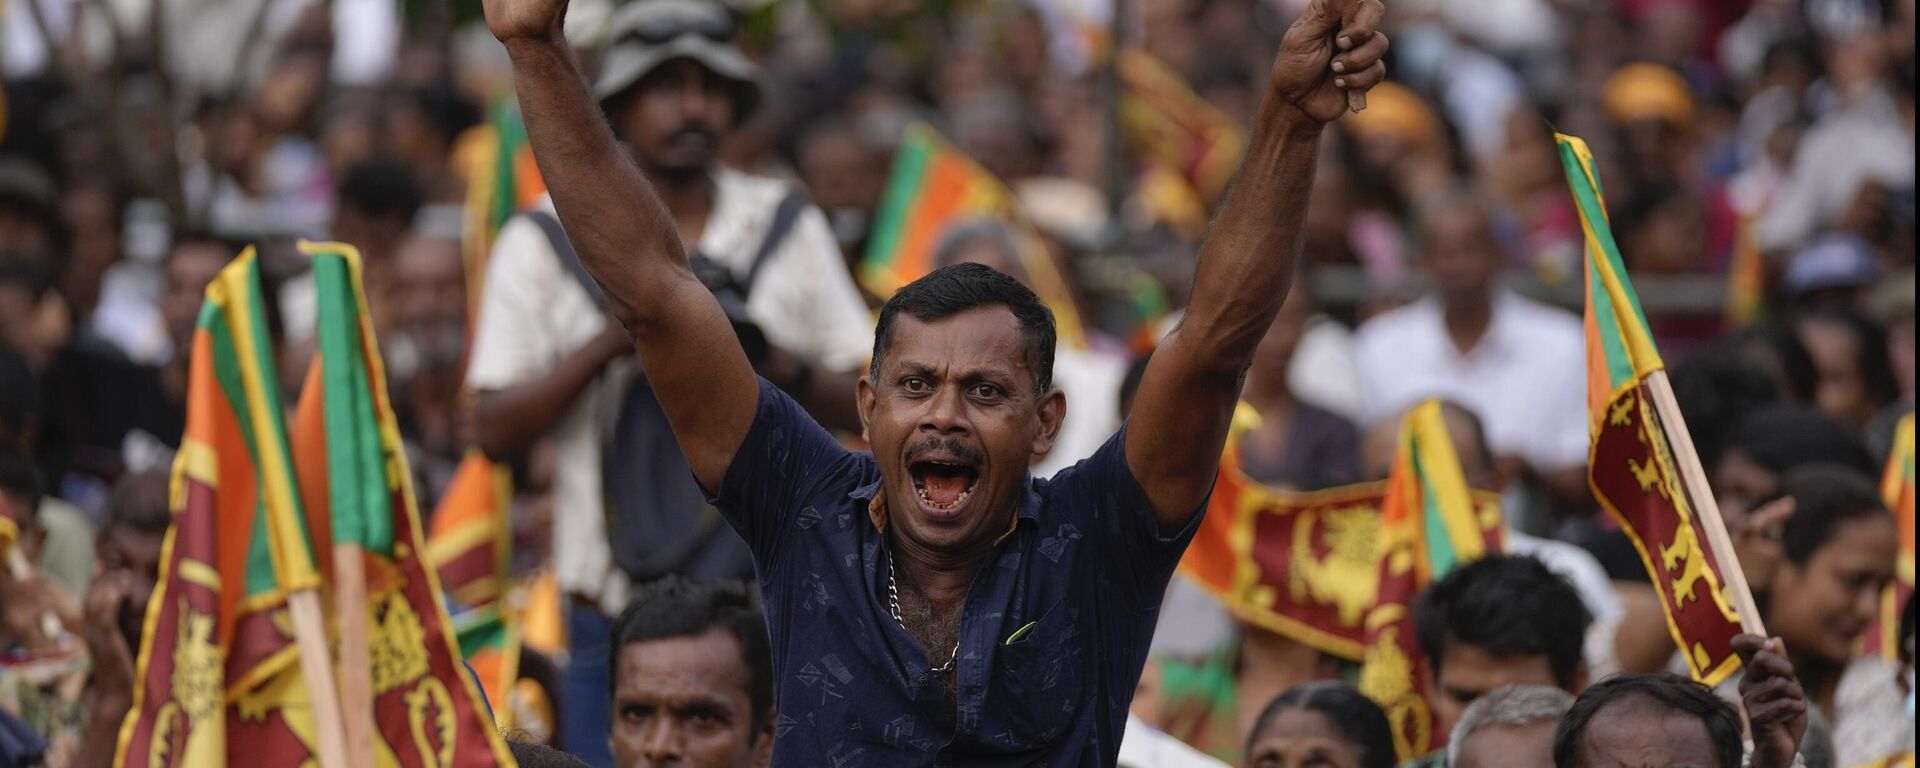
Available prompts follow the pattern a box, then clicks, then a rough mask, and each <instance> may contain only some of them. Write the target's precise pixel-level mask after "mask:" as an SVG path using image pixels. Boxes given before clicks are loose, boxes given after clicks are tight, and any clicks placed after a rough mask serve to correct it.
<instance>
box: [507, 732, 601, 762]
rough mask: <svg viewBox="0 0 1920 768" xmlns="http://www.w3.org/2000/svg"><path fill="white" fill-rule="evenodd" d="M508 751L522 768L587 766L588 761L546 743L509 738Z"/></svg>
mask: <svg viewBox="0 0 1920 768" xmlns="http://www.w3.org/2000/svg"><path fill="white" fill-rule="evenodd" d="M507 751H509V752H512V753H513V761H514V762H515V763H518V764H519V765H520V768H587V761H585V760H581V759H580V758H578V757H574V756H573V755H570V754H567V753H565V752H562V751H560V750H557V749H554V748H553V747H549V746H547V745H545V744H535V743H533V742H530V741H522V740H520V739H508V740H507Z"/></svg>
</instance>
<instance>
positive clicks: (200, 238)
mask: <svg viewBox="0 0 1920 768" xmlns="http://www.w3.org/2000/svg"><path fill="white" fill-rule="evenodd" d="M188 245H211V246H215V247H216V248H217V249H219V250H220V251H223V252H225V253H226V254H227V255H228V257H232V256H237V255H239V253H240V252H241V251H243V250H246V248H247V242H246V241H244V240H240V239H236V238H231V237H224V236H222V235H220V234H217V233H215V232H214V231H213V230H210V229H198V228H194V229H187V230H182V231H181V232H179V233H178V234H175V235H174V236H173V242H171V243H169V244H168V245H167V253H166V257H165V258H167V259H171V258H173V255H174V254H175V253H178V252H180V249H181V248H183V247H185V246H188Z"/></svg>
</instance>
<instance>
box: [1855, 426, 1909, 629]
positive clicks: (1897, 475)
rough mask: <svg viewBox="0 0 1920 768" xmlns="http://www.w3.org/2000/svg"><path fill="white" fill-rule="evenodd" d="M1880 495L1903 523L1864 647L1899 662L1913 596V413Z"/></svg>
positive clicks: (1897, 437) (1899, 434)
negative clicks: (1903, 622)
mask: <svg viewBox="0 0 1920 768" xmlns="http://www.w3.org/2000/svg"><path fill="white" fill-rule="evenodd" d="M1880 498H1882V499H1884V500H1885V501H1886V503H1887V509H1890V510H1892V511H1893V518H1894V520H1895V522H1897V523H1899V525H1900V559H1899V560H1898V561H1896V563H1897V564H1896V567H1895V569H1894V575H1893V583H1892V584H1888V585H1887V589H1886V591H1885V592H1884V593H1882V594H1881V596H1880V611H1879V613H1878V615H1876V616H1874V619H1873V624H1872V625H1870V626H1868V627H1867V634H1866V636H1865V637H1863V638H1861V640H1862V646H1863V647H1862V649H1861V650H1863V651H1865V652H1867V653H1877V654H1879V655H1880V657H1881V658H1883V659H1886V660H1887V661H1889V662H1892V663H1895V664H1898V663H1899V662H1900V635H1899V633H1900V611H1901V609H1903V608H1905V607H1906V605H1907V600H1908V599H1909V598H1911V597H1912V596H1913V414H1911V413H1909V414H1907V415H1906V416H1904V417H1902V418H1901V419H1900V426H1899V427H1898V428H1896V429H1895V430H1894V436H1893V450H1892V451H1889V452H1888V453H1887V470H1886V473H1885V474H1883V475H1882V476H1881V478H1880Z"/></svg>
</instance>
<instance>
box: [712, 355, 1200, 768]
mask: <svg viewBox="0 0 1920 768" xmlns="http://www.w3.org/2000/svg"><path fill="white" fill-rule="evenodd" d="M1125 434H1126V430H1125V428H1122V429H1121V432H1120V434H1119V435H1115V436H1114V437H1113V438H1112V439H1110V440H1108V441H1107V443H1106V445H1104V446H1102V447H1101V448H1100V450H1099V451H1097V452H1095V453H1094V455H1093V456H1092V457H1091V458H1088V459H1086V460H1085V461H1082V462H1080V463H1079V464H1077V465H1075V466H1073V467H1071V468H1068V469H1066V470H1063V471H1061V472H1060V473H1059V474H1058V475H1055V476H1054V477H1053V479H1052V480H1032V481H1030V483H1029V486H1028V490H1027V492H1026V498H1025V500H1024V501H1023V502H1022V503H1021V505H1020V510H1019V516H1018V521H1017V522H1016V523H1015V526H1014V528H1013V530H1012V531H1011V533H1010V534H1009V535H1007V536H1006V537H1005V538H1003V539H1002V540H1001V541H1000V542H999V543H998V544H997V545H996V546H995V548H994V550H993V552H992V554H990V555H989V556H988V560H987V561H986V562H985V563H983V564H982V566H981V569H980V572H979V574H978V575H977V576H975V578H974V582H973V586H972V588H971V589H970V590H969V591H968V593H967V598H966V605H965V607H964V609H963V613H962V615H961V619H960V650H959V660H958V661H957V662H956V663H955V671H954V672H953V673H952V674H953V675H954V682H953V684H954V699H953V701H952V702H951V703H949V701H948V699H947V695H946V689H945V687H944V684H943V682H942V680H941V679H940V676H938V675H935V674H933V673H932V672H930V671H929V669H928V667H929V665H928V660H927V654H926V653H924V652H923V651H922V650H921V649H920V645H919V643H918V642H917V641H915V640H914V638H913V636H912V635H909V634H907V632H906V630H904V629H902V628H901V627H900V625H899V624H898V623H896V622H895V621H894V619H893V616H892V614H891V613H890V612H889V610H888V607H887V606H888V603H887V560H886V558H887V552H886V549H885V546H886V539H885V535H884V534H883V533H882V531H881V530H880V526H879V525H877V524H876V523H875V522H874V519H873V518H870V517H869V514H868V504H869V502H870V501H871V499H872V498H873V497H874V495H875V494H876V493H878V492H879V489H880V485H881V482H880V472H879V469H878V468H877V467H876V465H875V464H874V460H873V457H872V456H871V455H869V454H866V453H854V452H851V451H848V450H846V449H845V448H843V447H841V446H840V444H839V443H837V442H835V441H834V439H833V437H832V436H831V435H828V434H827V433H826V431H825V430H822V429H821V428H820V427H819V426H818V425H816V424H815V423H814V422H813V420H812V419H811V418H809V417H808V416H807V414H806V412H805V411H803V410H801V408H800V406H799V405H798V404H796V403H794V402H793V400H791V399H790V398H788V397H787V396H786V395H785V394H782V393H781V392H780V391H779V390H778V389H775V388H774V387H773V386H772V385H770V384H767V383H766V382H764V381H763V382H761V385H760V405H759V412H758V413H757V414H756V415H755V416H754V421H753V427H752V429H751V430H750V431H749V432H748V434H747V438H746V441H745V442H743V443H742V444H741V445H740V450H739V452H738V453H737V454H735V456H734V459H733V464H732V466H730V467H728V469H727V474H726V477H725V478H724V479H723V480H722V482H721V487H720V492H719V495H718V497H717V498H715V499H713V503H714V504H715V505H717V506H718V507H719V508H720V509H721V511H722V513H724V514H725V515H726V516H727V519H728V520H729V521H731V522H732V524H733V526H734V528H736V529H738V530H739V531H740V534H741V536H742V537H744V538H745V539H746V540H747V544H748V545H749V546H750V547H751V548H752V549H753V557H754V563H755V565H756V570H757V571H758V573H759V578H760V592H761V594H762V596H763V597H764V599H765V603H766V612H767V624H768V626H769V627H770V629H771V634H772V637H773V671H774V680H775V686H776V690H775V697H776V699H777V700H778V704H779V719H778V723H777V725H776V729H775V733H776V735H775V738H774V747H773V751H774V765H776V766H779V767H780V768H795V767H797V766H830V767H831V768H843V767H846V766H885V767H887V768H895V767H897V766H920V765H967V766H1016V765H1017V766H1106V765H1113V764H1114V762H1115V760H1117V759H1118V754H1119V750H1120V735H1121V731H1122V730H1123V729H1124V728H1125V725H1126V717H1127V706H1128V704H1129V703H1130V702H1131V701H1132V700H1133V691H1134V686H1135V685H1136V684H1137V683H1138V682H1139V679H1140V668H1141V665H1143V664H1144V663H1145V662H1146V659H1147V645H1148V643H1149V641H1150V640H1151V639H1152V637H1153V627H1154V621H1155V619H1156V618H1157V616H1158V614H1159V611H1160V602H1161V599H1162V595H1163V594H1164V593H1165V591H1166V586H1167V580H1168V579H1169V578H1170V577H1171V576H1172V575H1173V569H1174V566H1175V565H1176V564H1177V563H1178V562H1179V559H1180V554H1181V552H1182V551H1184V550H1185V549H1186V546H1187V542H1188V540H1189V539H1191V538H1192V537H1193V531H1194V529H1195V528H1196V527H1197V526H1198V525H1199V520H1200V516H1199V515H1198V514H1196V515H1194V516H1193V520H1191V521H1189V522H1188V524H1187V525H1186V526H1185V527H1184V528H1183V529H1182V530H1181V531H1180V532H1179V533H1178V534H1176V535H1174V536H1171V537H1167V536H1162V535H1160V532H1159V525H1158V523H1157V522H1156V520H1155V518H1154V515H1153V511H1152V507H1151V506H1149V504H1148V503H1147V499H1146V495H1145V493H1144V492H1143V491H1142V490H1141V489H1140V485H1139V483H1137V482H1136V481H1135V480H1134V478H1133V473H1132V472H1131V471H1129V470H1128V469H1127V464H1126V458H1125V457H1124V456H1123V452H1122V450H1121V444H1122V442H1123V441H1122V436H1124V435H1125ZM934 655H944V654H939V653H936V654H934Z"/></svg>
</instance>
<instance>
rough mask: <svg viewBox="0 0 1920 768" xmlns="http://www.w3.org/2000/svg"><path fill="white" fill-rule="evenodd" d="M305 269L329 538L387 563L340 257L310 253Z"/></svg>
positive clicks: (373, 450)
mask: <svg viewBox="0 0 1920 768" xmlns="http://www.w3.org/2000/svg"><path fill="white" fill-rule="evenodd" d="M313 270H314V285H315V288H316V290H317V297H316V298H317V302H316V303H317V305H318V306H317V312H318V320H317V322H316V323H315V331H316V336H317V337H318V341H319V347H320V359H321V362H322V368H321V381H322V386H323V387H324V389H323V390H322V393H323V398H322V403H323V405H324V409H325V414H326V425H327V441H326V445H327V477H328V494H329V496H328V498H329V499H331V500H332V505H333V507H332V509H333V540H334V541H337V542H350V543H355V544H359V545H360V546H361V547H363V548H365V549H366V550H367V551H368V552H372V553H376V554H380V555H383V556H387V557H391V556H392V554H393V509H392V496H391V495H390V494H389V493H388V492H387V477H386V456H385V454H384V452H383V451H382V450H381V445H380V423H379V420H378V418H377V417H376V416H375V415H374V401H373V392H372V387H371V384H370V381H369V377H368V375H367V365H366V354H365V351H364V347H363V345H362V343H361V340H362V339H361V329H360V322H359V321H360V306H359V301H358V299H357V296H356V295H355V293H354V291H353V289H352V284H353V283H352V277H351V274H350V269H349V267H348V264H347V261H346V259H345V257H343V256H341V255H340V254H338V253H320V254H315V256H314V260H313Z"/></svg>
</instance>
